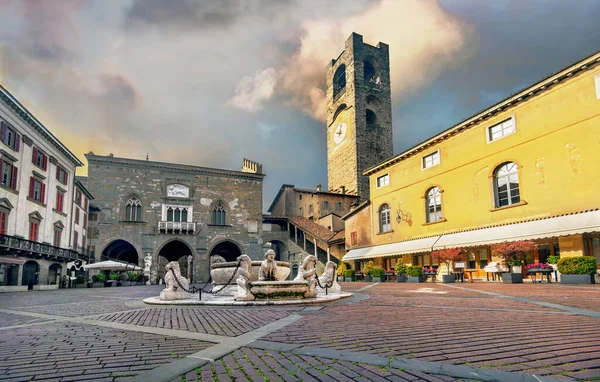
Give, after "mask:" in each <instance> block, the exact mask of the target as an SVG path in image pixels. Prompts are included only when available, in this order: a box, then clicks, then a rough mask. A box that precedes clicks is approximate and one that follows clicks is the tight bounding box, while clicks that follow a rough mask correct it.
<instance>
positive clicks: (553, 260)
mask: <svg viewBox="0 0 600 382" xmlns="http://www.w3.org/2000/svg"><path fill="white" fill-rule="evenodd" d="M558 260H560V255H554V256H548V257H547V258H546V264H556V263H558Z"/></svg>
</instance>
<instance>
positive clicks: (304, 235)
mask: <svg viewBox="0 0 600 382" xmlns="http://www.w3.org/2000/svg"><path fill="white" fill-rule="evenodd" d="M303 233H304V234H303V235H302V236H303V237H304V251H305V252H306V232H303Z"/></svg>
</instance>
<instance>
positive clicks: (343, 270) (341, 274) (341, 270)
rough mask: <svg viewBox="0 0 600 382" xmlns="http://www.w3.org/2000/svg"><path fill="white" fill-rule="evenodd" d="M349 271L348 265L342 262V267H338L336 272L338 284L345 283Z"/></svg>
mask: <svg viewBox="0 0 600 382" xmlns="http://www.w3.org/2000/svg"><path fill="white" fill-rule="evenodd" d="M347 270H348V268H347V267H346V263H344V262H341V263H340V265H338V267H337V270H336V273H337V278H338V282H340V281H344V275H345V274H346V271H347Z"/></svg>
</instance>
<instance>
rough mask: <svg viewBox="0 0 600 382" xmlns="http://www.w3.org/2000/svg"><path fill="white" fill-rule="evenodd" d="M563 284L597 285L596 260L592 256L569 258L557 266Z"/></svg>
mask: <svg viewBox="0 0 600 382" xmlns="http://www.w3.org/2000/svg"><path fill="white" fill-rule="evenodd" d="M557 267H558V271H559V272H560V273H561V276H560V283H561V284H595V283H596V282H595V280H594V274H595V273H596V259H595V258H593V257H591V256H581V257H567V258H565V259H560V260H559V261H558V264H557Z"/></svg>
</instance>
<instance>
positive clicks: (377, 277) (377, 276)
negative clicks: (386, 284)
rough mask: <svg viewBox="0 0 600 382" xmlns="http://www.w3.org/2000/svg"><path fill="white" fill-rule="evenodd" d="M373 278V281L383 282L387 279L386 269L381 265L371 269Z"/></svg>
mask: <svg viewBox="0 0 600 382" xmlns="http://www.w3.org/2000/svg"><path fill="white" fill-rule="evenodd" d="M370 274H371V278H372V279H373V282H378V283H380V282H382V281H383V280H384V279H385V271H384V270H383V268H380V267H374V268H373V269H371V272H370Z"/></svg>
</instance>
